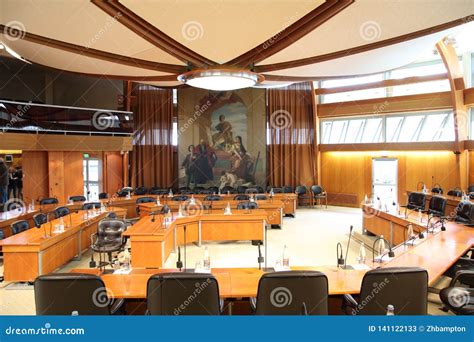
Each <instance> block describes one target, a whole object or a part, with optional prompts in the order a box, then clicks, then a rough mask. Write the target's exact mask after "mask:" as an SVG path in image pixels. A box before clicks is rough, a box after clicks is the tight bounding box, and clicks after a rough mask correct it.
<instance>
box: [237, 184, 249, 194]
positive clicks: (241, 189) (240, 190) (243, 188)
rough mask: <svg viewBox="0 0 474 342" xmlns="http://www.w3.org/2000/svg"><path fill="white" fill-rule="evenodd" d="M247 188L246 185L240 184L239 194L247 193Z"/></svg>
mask: <svg viewBox="0 0 474 342" xmlns="http://www.w3.org/2000/svg"><path fill="white" fill-rule="evenodd" d="M245 190H247V187H246V186H243V185H240V186H238V187H237V193H238V194H245Z"/></svg>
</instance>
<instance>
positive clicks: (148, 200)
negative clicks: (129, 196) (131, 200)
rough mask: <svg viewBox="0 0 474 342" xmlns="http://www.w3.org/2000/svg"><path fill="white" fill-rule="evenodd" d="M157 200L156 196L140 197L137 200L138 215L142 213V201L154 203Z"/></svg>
mask: <svg viewBox="0 0 474 342" xmlns="http://www.w3.org/2000/svg"><path fill="white" fill-rule="evenodd" d="M153 202H156V199H155V198H154V197H140V198H138V199H137V200H136V201H135V204H136V205H137V209H136V210H137V215H140V207H139V206H138V205H139V204H140V203H153Z"/></svg>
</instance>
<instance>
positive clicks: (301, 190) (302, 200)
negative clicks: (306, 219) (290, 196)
mask: <svg viewBox="0 0 474 342" xmlns="http://www.w3.org/2000/svg"><path fill="white" fill-rule="evenodd" d="M295 193H296V195H298V205H312V198H311V194H310V193H309V191H308V189H307V188H306V186H304V185H298V186H297V187H296V189H295Z"/></svg>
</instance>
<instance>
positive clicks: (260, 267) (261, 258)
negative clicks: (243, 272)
mask: <svg viewBox="0 0 474 342" xmlns="http://www.w3.org/2000/svg"><path fill="white" fill-rule="evenodd" d="M261 245H262V244H261V242H259V243H258V245H257V246H258V269H259V270H261V269H262V264H263V262H264V261H265V258H264V257H263V256H262V250H261V249H260V246H261Z"/></svg>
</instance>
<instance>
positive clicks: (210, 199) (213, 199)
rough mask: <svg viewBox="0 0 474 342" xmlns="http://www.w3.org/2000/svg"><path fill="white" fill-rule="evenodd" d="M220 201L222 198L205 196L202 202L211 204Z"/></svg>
mask: <svg viewBox="0 0 474 342" xmlns="http://www.w3.org/2000/svg"><path fill="white" fill-rule="evenodd" d="M221 199H222V197H221V196H219V195H207V196H206V197H204V199H203V201H204V202H211V201H220V200H221Z"/></svg>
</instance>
